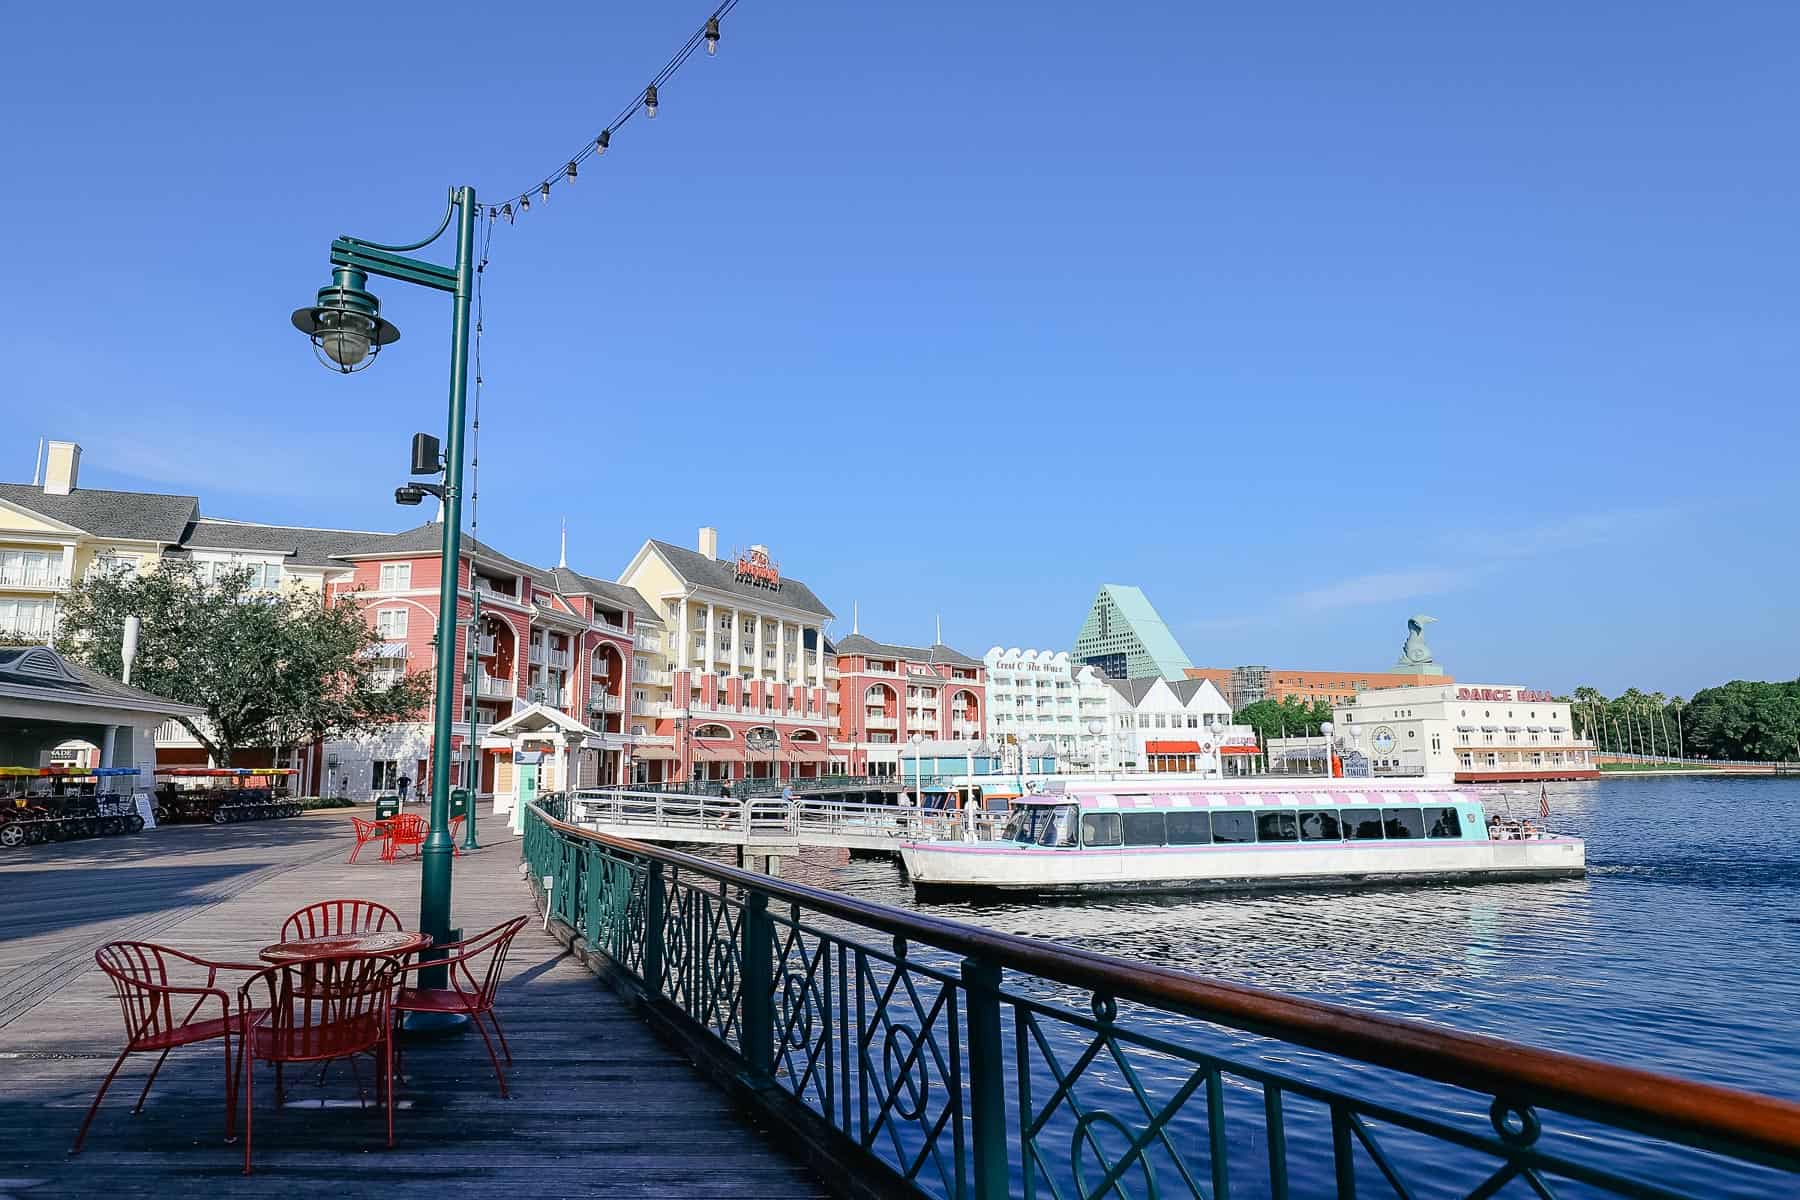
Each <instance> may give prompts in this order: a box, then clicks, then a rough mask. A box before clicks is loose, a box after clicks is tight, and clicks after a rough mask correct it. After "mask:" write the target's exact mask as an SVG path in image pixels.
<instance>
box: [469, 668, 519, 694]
mask: <svg viewBox="0 0 1800 1200" xmlns="http://www.w3.org/2000/svg"><path fill="white" fill-rule="evenodd" d="M475 694H476V695H478V696H484V697H486V698H488V699H490V700H508V699H511V698H512V694H513V681H512V680H511V679H507V678H504V677H502V676H498V675H489V674H488V673H487V672H486V671H483V672H482V673H481V678H480V679H479V680H478V681H477V682H476V686H475Z"/></svg>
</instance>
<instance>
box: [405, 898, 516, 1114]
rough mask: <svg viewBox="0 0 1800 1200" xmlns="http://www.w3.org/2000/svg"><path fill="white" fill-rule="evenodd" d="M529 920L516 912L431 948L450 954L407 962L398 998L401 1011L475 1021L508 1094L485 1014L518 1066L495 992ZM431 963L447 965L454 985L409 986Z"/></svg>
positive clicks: (503, 1092)
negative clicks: (454, 1015) (408, 979)
mask: <svg viewBox="0 0 1800 1200" xmlns="http://www.w3.org/2000/svg"><path fill="white" fill-rule="evenodd" d="M528 920H530V918H529V917H514V918H513V919H512V920H510V921H506V922H503V923H501V924H499V925H496V926H494V927H493V928H492V929H490V930H488V931H487V932H486V933H478V934H476V935H475V936H474V937H472V938H464V939H463V940H462V941H460V942H449V943H446V944H445V945H443V946H434V947H433V948H432V951H431V952H432V953H433V954H436V953H437V952H438V951H440V950H441V951H444V952H445V955H446V956H445V957H443V958H430V959H422V960H420V961H418V962H414V963H408V964H407V965H406V966H404V967H402V968H401V969H400V973H401V978H402V983H403V986H402V987H401V989H400V995H399V998H398V999H396V1000H395V1001H394V1011H395V1012H401V1013H407V1012H435V1013H458V1014H460V1015H462V1016H466V1017H468V1018H469V1023H470V1024H472V1025H474V1026H475V1028H476V1029H477V1030H478V1031H479V1032H480V1033H481V1040H482V1041H483V1042H485V1043H486V1044H487V1052H488V1059H489V1060H490V1061H491V1062H492V1063H493V1064H494V1077H495V1078H496V1079H498V1080H499V1081H500V1095H501V1096H502V1097H504V1096H505V1095H506V1094H507V1092H506V1074H505V1072H503V1071H502V1070H501V1069H500V1057H499V1055H497V1054H496V1053H495V1052H494V1043H493V1041H492V1039H490V1038H489V1037H488V1032H487V1029H486V1028H485V1027H484V1026H483V1025H482V1023H481V1018H482V1017H486V1018H487V1019H488V1020H489V1021H490V1022H492V1023H493V1026H494V1033H495V1035H496V1036H497V1037H499V1039H500V1048H501V1049H502V1050H504V1051H505V1052H506V1065H507V1066H509V1067H510V1066H512V1047H511V1046H508V1045H507V1044H506V1033H505V1032H504V1031H503V1030H502V1029H501V1028H500V1017H499V1015H498V1014H497V1013H496V1012H495V1011H494V996H495V993H497V992H498V991H499V990H500V975H501V972H502V971H503V970H504V969H505V967H506V955H507V951H509V950H510V949H511V948H512V943H513V939H514V938H515V937H518V936H519V930H521V929H523V928H525V922H526V921H528ZM428 967H445V968H447V972H446V973H447V975H448V982H449V984H450V986H449V987H445V988H422V987H406V986H404V979H405V976H406V975H407V974H409V973H411V972H414V971H420V970H423V969H425V968H428Z"/></svg>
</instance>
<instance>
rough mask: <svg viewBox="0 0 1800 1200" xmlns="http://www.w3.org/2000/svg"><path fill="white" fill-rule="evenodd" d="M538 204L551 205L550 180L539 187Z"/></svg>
mask: <svg viewBox="0 0 1800 1200" xmlns="http://www.w3.org/2000/svg"><path fill="white" fill-rule="evenodd" d="M538 203H539V204H548V203H550V182H549V180H545V181H544V182H543V183H540V184H539V185H538Z"/></svg>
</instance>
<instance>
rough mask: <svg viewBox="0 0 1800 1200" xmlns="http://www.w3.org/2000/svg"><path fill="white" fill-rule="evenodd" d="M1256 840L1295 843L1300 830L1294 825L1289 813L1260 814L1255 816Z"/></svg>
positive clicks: (1292, 815) (1291, 814) (1298, 838)
mask: <svg viewBox="0 0 1800 1200" xmlns="http://www.w3.org/2000/svg"><path fill="white" fill-rule="evenodd" d="M1256 840H1257V841H1259V842H1297V841H1299V840H1300V830H1299V828H1298V826H1296V825H1295V823H1294V814H1293V813H1291V812H1262V813H1257V814H1256Z"/></svg>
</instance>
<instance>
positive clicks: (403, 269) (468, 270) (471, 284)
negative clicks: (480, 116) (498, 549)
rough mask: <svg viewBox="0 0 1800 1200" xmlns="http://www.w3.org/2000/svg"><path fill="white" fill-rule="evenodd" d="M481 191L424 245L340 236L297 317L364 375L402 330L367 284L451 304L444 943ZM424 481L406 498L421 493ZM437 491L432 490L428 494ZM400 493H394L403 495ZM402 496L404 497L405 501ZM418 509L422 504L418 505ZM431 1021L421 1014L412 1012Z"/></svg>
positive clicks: (429, 871) (424, 895)
mask: <svg viewBox="0 0 1800 1200" xmlns="http://www.w3.org/2000/svg"><path fill="white" fill-rule="evenodd" d="M476 212H477V209H476V206H475V189H474V188H468V187H461V188H453V189H451V192H450V203H449V206H448V207H447V208H446V209H445V211H444V220H443V222H442V223H441V224H440V225H439V226H438V227H437V229H436V230H435V231H434V232H433V233H432V234H431V236H430V237H427V238H424V239H423V240H421V241H417V242H412V243H410V244H408V245H404V246H387V245H383V244H381V243H379V242H366V241H362V240H361V239H358V238H350V237H341V238H338V239H337V240H335V241H333V242H332V243H331V273H332V282H331V283H330V284H329V285H328V286H326V287H323V288H320V289H319V294H318V298H317V300H316V302H315V303H314V304H313V305H312V306H311V307H310V308H302V309H298V310H296V311H295V313H294V316H293V322H294V326H295V327H296V328H297V329H299V330H300V332H302V333H304V334H306V335H307V337H308V338H310V339H311V340H312V344H313V348H314V350H315V352H316V353H317V354H318V356H319V361H321V362H322V363H324V364H325V365H326V366H327V367H330V368H332V369H333V370H336V371H342V372H344V373H346V374H347V373H349V372H351V371H358V370H362V369H363V368H365V367H367V366H369V365H370V364H372V363H373V362H374V361H375V357H376V355H378V354H379V353H380V352H381V348H382V347H383V346H386V345H390V344H391V343H393V342H395V341H397V340H398V339H399V337H400V331H399V330H398V329H395V328H394V327H393V326H392V325H390V324H388V322H386V321H384V320H382V318H381V303H380V301H378V300H377V299H376V298H375V296H374V295H373V294H372V293H370V292H369V291H368V289H367V287H366V285H367V283H368V277H369V276H371V275H379V276H381V277H383V278H385V279H397V280H399V281H401V282H402V283H416V284H419V285H420V286H422V287H428V288H432V289H434V290H436V291H440V292H448V293H450V295H451V297H452V298H453V301H454V306H453V309H452V317H451V331H450V419H449V427H448V430H447V437H446V439H445V442H444V447H445V449H444V483H443V488H442V492H443V496H442V498H443V501H444V539H443V556H444V557H443V563H444V569H443V571H442V572H441V576H442V578H441V581H440V583H439V587H438V630H437V703H436V708H435V711H434V717H435V721H434V724H433V731H432V749H433V753H432V756H431V814H430V827H429V830H428V832H427V834H426V837H425V846H424V865H423V869H422V871H421V874H420V882H419V930H420V932H422V933H428V934H430V935H431V937H432V939H433V941H435V942H436V943H437V944H439V945H443V944H444V943H446V942H449V941H452V940H454V934H453V933H452V930H451V927H450V862H451V856H452V853H453V852H454V849H455V846H454V843H453V842H452V839H451V837H450V758H451V727H452V724H453V722H454V718H455V715H456V675H457V669H458V666H459V663H458V661H457V654H456V625H457V620H456V610H457V589H458V583H459V580H458V575H459V571H458V569H457V564H458V563H460V562H461V551H462V474H463V426H464V424H465V413H466V411H467V406H468V391H469V307H470V299H471V297H472V296H473V294H474V289H475V215H476ZM452 220H454V221H455V222H456V263H455V265H454V266H450V267H445V266H440V265H439V264H437V263H431V262H425V261H422V260H420V259H416V258H409V257H407V253H408V252H409V251H413V250H418V249H421V248H423V247H425V246H429V245H431V244H432V243H433V242H435V241H437V240H438V239H439V238H440V237H442V236H443V235H444V233H445V231H446V230H448V229H449V228H450V223H451V221H452ZM424 490H427V489H424V488H423V487H421V485H417V484H415V485H412V488H411V489H407V488H403V489H401V492H403V493H409V494H412V495H415V496H417V495H418V493H420V492H422V491H424ZM429 490H430V491H433V492H435V491H437V490H438V489H436V488H431V489H429ZM397 495H398V493H397ZM402 498H403V499H404V497H402ZM412 502H413V503H417V499H414V500H413V501H412ZM421 976H422V978H421V981H420V982H421V986H424V987H443V986H445V982H446V981H445V970H444V968H443V967H436V968H428V969H427V970H425V971H423V972H421ZM415 1015H425V1014H415Z"/></svg>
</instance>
